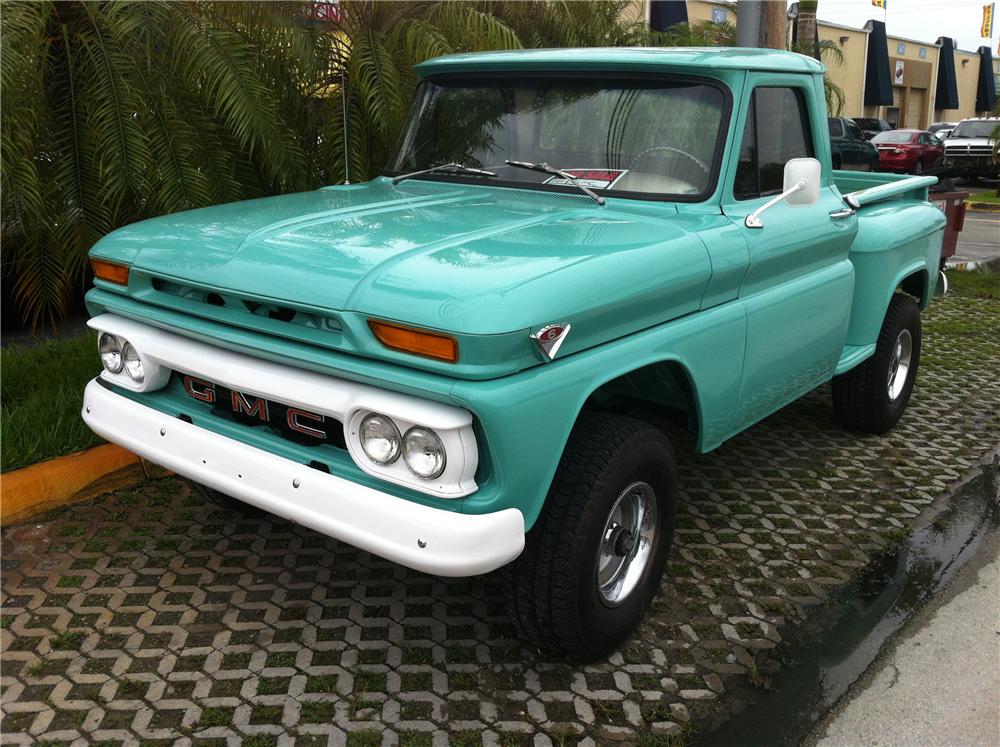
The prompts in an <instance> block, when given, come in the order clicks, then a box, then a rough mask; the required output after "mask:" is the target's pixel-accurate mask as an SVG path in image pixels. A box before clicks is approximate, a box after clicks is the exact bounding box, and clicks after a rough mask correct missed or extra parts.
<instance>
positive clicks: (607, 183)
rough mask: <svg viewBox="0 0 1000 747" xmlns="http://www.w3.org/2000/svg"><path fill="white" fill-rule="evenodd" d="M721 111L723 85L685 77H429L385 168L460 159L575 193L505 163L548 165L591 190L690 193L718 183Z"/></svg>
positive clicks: (519, 180)
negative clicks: (654, 79) (518, 162)
mask: <svg viewBox="0 0 1000 747" xmlns="http://www.w3.org/2000/svg"><path fill="white" fill-rule="evenodd" d="M724 110H725V97H724V95H723V92H722V90H721V88H719V87H718V86H715V85H711V84H708V83H697V82H690V81H670V80H669V79H666V80H663V79H660V80H656V81H633V80H628V81H624V80H620V79H618V80H616V79H608V80H595V79H593V78H587V79H574V78H558V79H551V78H525V79H510V78H504V79H502V80H501V79H490V78H487V79H485V80H484V79H483V78H478V79H477V80H475V81H471V80H455V79H437V80H428V81H424V82H423V83H421V84H420V86H419V88H418V89H417V93H416V96H415V97H414V102H413V106H412V108H411V110H410V116H409V119H408V121H407V123H406V126H405V127H404V129H403V134H402V137H401V139H400V146H399V152H398V154H397V157H396V159H395V160H394V161H393V162H392V164H391V166H390V169H391V171H390V173H392V174H402V173H406V172H412V171H418V170H420V169H428V168H431V167H433V166H437V165H439V164H446V163H451V162H456V163H461V164H464V165H465V166H471V167H475V168H480V169H487V170H489V171H492V172H496V174H497V178H496V179H489V180H488V183H489V184H491V185H496V184H504V183H508V184H511V185H514V186H531V187H535V188H540V189H557V190H559V191H573V192H577V191H578V190H577V189H575V188H574V187H573V186H571V184H570V183H569V180H567V179H566V178H564V177H561V176H556V175H553V174H551V173H541V172H538V171H528V170H525V169H520V168H516V167H512V166H510V165H508V164H507V163H506V161H508V160H510V161H522V162H530V163H546V164H548V165H550V166H552V167H554V168H557V169H560V170H561V171H564V172H566V173H567V174H569V175H570V176H572V177H574V179H575V180H576V181H577V182H578V183H580V184H582V185H584V186H587V187H589V188H590V189H592V190H594V191H597V192H606V193H613V194H620V193H641V194H651V195H659V196H675V197H680V198H684V197H688V198H695V197H697V196H699V195H704V194H706V193H707V192H709V191H710V189H711V187H712V185H713V183H714V177H715V172H716V171H717V166H718V164H717V163H716V162H717V160H718V154H719V150H720V147H719V145H720V139H721V137H722V122H723V112H724ZM430 178H433V179H441V180H461V179H463V177H462V175H461V174H458V173H438V174H435V175H434V176H432V177H430Z"/></svg>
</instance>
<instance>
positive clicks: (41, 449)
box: [0, 332, 102, 472]
mask: <svg viewBox="0 0 1000 747" xmlns="http://www.w3.org/2000/svg"><path fill="white" fill-rule="evenodd" d="M100 369H101V364H100V361H99V360H98V356H97V340H96V336H95V334H94V333H92V332H88V333H87V334H85V335H80V336H79V337H73V338H69V339H60V340H48V341H46V342H41V343H36V344H32V345H11V346H8V347H6V348H4V349H3V351H2V352H0V375H2V376H3V382H2V386H0V471H3V472H7V471H9V470H13V469H17V468H19V467H25V466H27V465H29V464H34V463H35V462H40V461H42V460H43V459H51V458H53V457H57V456H63V455H64V454H70V453H72V452H74V451H79V450H81V449H86V448H89V447H91V446H95V445H97V444H99V443H101V442H102V441H101V439H100V438H98V437H97V436H96V435H94V433H93V432H92V431H91V430H90V429H89V428H88V427H87V426H86V425H84V423H83V420H82V419H81V417H80V407H81V404H82V402H83V388H84V387H85V386H86V384H87V382H88V381H89V380H90V379H92V378H94V376H96V375H97V374H98V373H99V372H100Z"/></svg>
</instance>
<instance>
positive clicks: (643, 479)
mask: <svg viewBox="0 0 1000 747" xmlns="http://www.w3.org/2000/svg"><path fill="white" fill-rule="evenodd" d="M637 483H644V484H645V485H647V486H648V487H649V488H650V490H651V493H652V495H651V496H649V498H648V500H649V502H650V504H652V505H655V516H656V519H657V521H656V522H655V524H654V525H655V527H656V530H655V533H654V534H653V535H652V537H651V538H650V541H649V542H648V543H646V544H645V545H644V547H646V548H648V552H647V553H645V557H646V558H647V559H646V561H645V565H644V566H637V568H639V567H641V569H642V570H641V573H639V572H638V571H637V572H636V575H635V578H637V579H638V582H637V583H636V585H635V586H634V587H633V588H632V590H631V591H630V592H628V593H627V594H626V595H625V596H623V597H622V598H621V599H620V600H618V601H617V603H616V606H610V605H609V604H608V603H607V602H606V601H605V600H604V598H603V597H602V592H601V591H600V590H599V588H598V551H599V549H600V548H601V547H602V544H603V543H605V541H606V538H605V535H604V532H605V530H606V529H607V524H608V522H609V521H610V514H611V511H612V508H613V507H614V506H615V504H616V503H617V502H618V501H619V498H620V497H621V496H623V495H626V494H628V489H629V488H631V487H634V486H635V485H636V484H637ZM640 490H642V488H640ZM676 514H677V466H676V462H675V460H674V455H673V450H672V449H671V448H670V443H669V441H668V440H667V438H666V436H665V435H664V434H663V432H662V431H660V430H659V429H657V428H655V427H653V426H651V425H648V424H647V423H644V422H642V421H639V420H635V419H632V418H626V417H621V416H617V415H606V414H589V413H585V414H584V415H582V416H581V417H580V420H579V421H578V422H577V424H576V426H575V427H574V429H573V433H572V434H571V435H570V438H569V442H568V444H567V445H566V449H565V451H564V452H563V456H562V459H561V460H560V463H559V467H558V470H557V471H556V476H555V479H554V480H553V482H552V486H551V488H550V489H549V494H548V497H547V498H546V501H545V506H544V507H543V509H542V513H541V515H540V516H539V517H538V519H537V520H536V522H535V524H534V526H533V527H532V529H531V531H530V532H529V533H528V535H527V537H526V538H525V540H526V542H525V548H524V552H522V553H521V555H520V557H518V558H517V559H516V560H515V561H514V562H512V563H511V564H510V565H508V566H507V567H506V569H505V575H506V584H505V585H506V592H507V606H508V611H509V614H510V617H511V619H512V621H513V622H514V624H515V626H516V627H517V628H518V630H519V631H520V633H521V636H522V637H523V638H525V639H526V640H527V641H529V642H531V643H533V644H535V645H537V646H539V647H540V648H544V649H549V650H554V651H557V652H559V653H560V654H561V655H562V656H564V657H567V658H571V659H575V660H578V661H584V662H587V661H594V660H595V659H598V658H601V657H603V656H605V655H606V654H608V653H609V652H610V651H611V650H612V649H614V648H615V646H617V645H618V644H619V643H621V641H622V640H624V639H625V638H626V637H627V636H628V635H629V634H630V633H632V632H633V631H634V630H635V628H636V626H637V625H638V624H639V620H640V619H641V618H642V615H643V613H644V612H645V610H646V607H647V606H648V605H649V603H650V601H651V600H652V599H653V597H654V596H655V594H656V592H657V590H658V588H659V582H660V578H661V576H662V575H663V568H664V565H665V564H666V561H667V554H668V552H669V551H670V545H671V543H672V541H673V531H674V523H675V519H676ZM625 552H627V551H625ZM621 557H625V555H622V556H621Z"/></svg>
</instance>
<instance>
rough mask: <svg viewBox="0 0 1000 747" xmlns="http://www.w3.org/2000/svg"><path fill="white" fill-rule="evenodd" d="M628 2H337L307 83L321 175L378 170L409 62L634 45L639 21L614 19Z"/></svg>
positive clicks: (396, 120) (641, 31)
mask: <svg viewBox="0 0 1000 747" xmlns="http://www.w3.org/2000/svg"><path fill="white" fill-rule="evenodd" d="M627 5H628V0H613V1H610V2H609V1H607V0H587V1H586V2H555V1H549V2H502V1H501V0H480V1H477V2H465V1H463V0H451V1H448V2H386V1H378V2H376V1H375V0H345V1H344V2H342V3H340V6H339V7H340V9H341V15H340V19H339V20H338V21H337V22H336V23H335V28H334V35H335V37H336V38H337V39H338V40H339V42H340V44H339V48H338V50H337V53H336V54H335V56H334V58H333V61H332V64H331V65H330V67H329V70H328V74H327V75H326V76H325V78H323V79H322V80H319V81H317V85H316V88H315V90H316V92H317V93H318V94H319V99H318V104H317V105H318V106H319V107H320V108H321V109H322V111H323V115H322V121H323V122H324V129H323V135H322V138H321V140H322V142H323V154H322V157H321V160H322V162H323V163H324V165H325V168H326V170H327V173H328V174H329V176H330V178H340V177H341V176H342V175H344V174H345V173H346V174H349V175H350V178H351V180H364V179H369V178H371V177H373V176H375V175H376V174H378V173H379V172H380V170H381V168H382V167H383V166H384V165H385V164H386V163H387V162H388V160H389V158H390V157H391V154H392V150H393V148H394V146H395V143H396V138H397V136H398V133H399V130H400V127H401V125H402V120H403V116H404V114H405V110H406V104H407V103H408V102H409V100H410V97H411V96H412V94H413V90H414V88H415V86H416V77H415V75H414V73H413V66H414V65H416V64H418V63H420V62H423V61H424V60H427V59H430V58H432V57H438V56H440V55H444V54H451V53H455V52H474V51H481V50H497V49H519V48H522V47H585V46H596V45H607V46H634V45H636V44H639V43H641V42H642V41H643V40H645V38H646V32H645V24H644V23H642V22H641V21H635V22H628V21H624V20H622V11H623V10H624V8H625V7H626V6H627ZM341 86H343V89H341ZM345 113H346V116H347V127H346V128H345V127H344V115H345ZM345 137H346V138H347V142H346V143H345ZM345 154H346V156H345ZM345 157H346V159H347V163H346V167H347V168H346V170H345Z"/></svg>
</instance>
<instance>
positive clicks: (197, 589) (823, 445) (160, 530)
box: [2, 298, 1000, 745]
mask: <svg viewBox="0 0 1000 747" xmlns="http://www.w3.org/2000/svg"><path fill="white" fill-rule="evenodd" d="M925 329H926V336H925V345H924V358H923V367H922V370H921V375H920V378H919V380H918V384H917V389H916V393H915V397H914V400H913V401H912V404H911V406H910V409H909V411H908V413H907V415H906V416H905V418H904V421H903V422H902V424H901V425H900V427H898V428H897V429H896V430H895V431H894V432H893V433H891V434H890V435H888V436H887V437H884V438H875V437H867V438H859V437H855V436H852V435H850V434H847V433H844V432H843V431H841V430H840V429H839V428H838V427H837V426H836V425H835V424H834V422H833V420H832V416H831V409H830V406H829V391H828V389H827V388H825V387H824V388H823V389H821V390H819V391H816V392H814V393H812V394H811V395H809V396H808V397H806V398H805V399H803V400H801V401H799V402H797V403H795V404H794V405H792V406H790V407H788V408H786V409H785V410H784V411H782V412H780V413H778V414H777V415H775V416H773V417H771V418H769V419H768V420H767V421H765V422H764V423H762V424H760V425H758V426H757V427H755V428H753V429H751V430H750V431H748V432H746V433H744V434H742V435H741V436H739V437H737V438H735V439H733V440H732V441H731V442H729V443H727V444H726V445H724V446H723V447H722V448H720V449H719V450H718V451H716V452H714V453H712V454H708V455H704V456H698V455H695V454H693V453H692V451H691V447H690V442H689V441H688V440H687V439H686V438H685V437H684V436H682V435H680V434H677V436H676V437H675V444H676V447H677V452H678V457H679V462H680V468H681V476H682V496H681V513H680V517H679V527H678V531H677V538H676V545H675V547H674V550H673V553H672V556H671V562H670V564H669V568H668V572H667V575H666V576H665V578H664V582H663V586H662V593H661V595H660V596H659V597H658V598H657V600H656V602H655V604H654V607H653V609H652V610H651V611H650V613H649V614H648V615H647V618H646V621H645V623H644V624H643V626H642V628H641V630H640V631H639V633H638V635H636V636H635V637H634V638H633V639H632V640H631V641H629V642H628V643H627V645H625V646H624V647H623V648H622V649H621V650H620V651H619V652H618V653H615V654H614V655H613V656H612V657H611V658H610V659H609V660H608V661H606V662H602V663H599V664H596V665H593V666H586V667H579V666H571V665H567V664H564V663H561V662H559V661H557V660H554V659H553V658H551V657H550V656H547V655H545V654H541V653H538V652H535V651H531V650H528V649H527V648H526V647H524V646H522V645H521V644H520V643H519V642H518V641H516V640H515V639H513V638H512V637H511V632H510V628H509V626H508V624H507V622H506V620H505V619H504V616H503V612H502V608H501V606H500V605H499V599H498V597H499V594H498V582H497V580H496V579H495V578H492V577H486V578H476V579H471V580H446V579H439V578H433V577H429V576H425V575H421V574H419V573H415V572H412V571H409V570H407V569H404V568H401V567H399V566H396V565H393V564H392V563H389V562H386V561H384V560H381V559H379V558H376V557H373V556H371V555H369V554H367V553H363V552H360V551H358V550H355V549H354V548H352V547H349V546H347V545H344V544H340V543H338V542H336V541H334V540H330V539H327V538H325V537H323V536H320V535H318V534H315V533H314V532H311V531H309V530H305V529H302V528H299V527H296V526H295V525H292V524H289V523H287V522H285V521H283V520H280V519H277V518H274V517H270V516H267V515H263V514H255V513H253V512H251V511H249V510H247V511H242V512H227V511H223V510H219V509H216V508H214V507H211V506H210V505H207V504H205V503H204V502H203V501H202V499H201V498H200V497H198V495H197V494H196V493H193V492H192V491H191V490H190V489H189V488H188V487H187V485H186V484H185V483H183V482H182V481H180V480H177V479H165V480H160V481H156V482H151V483H148V484H146V485H145V486H144V487H143V488H142V489H140V490H137V491H135V492H119V493H116V494H112V495H108V496H106V497H104V498H103V499H100V500H98V501H96V502H92V503H89V504H82V505H77V506H74V507H72V508H70V509H68V510H66V511H64V512H62V513H60V514H59V515H57V516H54V517H50V518H48V519H47V520H44V521H41V522H36V523H32V524H28V525H23V526H20V527H15V528H13V529H10V530H8V531H6V532H5V533H4V538H3V539H4V541H3V576H2V599H3V617H2V653H3V672H2V687H3V693H2V713H3V721H2V730H3V732H4V734H3V741H4V742H5V743H9V744H15V743H28V742H35V741H38V740H41V739H46V740H51V741H56V742H65V743H80V744H83V743H90V742H97V741H106V742H108V743H113V744H122V743H127V744H137V743H153V742H156V741H157V740H163V742H164V743H190V744H204V743H219V744H224V743H229V744H237V743H240V742H241V741H242V742H243V743H244V744H261V745H263V744H272V743H281V744H290V743H293V742H294V743H295V744H300V743H301V744H310V743H322V744H327V743H331V744H343V743H347V744H352V745H375V744H385V745H389V744H401V745H424V744H427V745H430V744H434V745H441V744H448V743H451V744H462V745H467V744H504V745H506V744H536V745H543V744H549V743H555V744H572V743H577V742H587V743H598V744H605V743H607V742H609V741H612V740H622V741H628V742H636V743H640V744H677V743H681V742H683V741H684V740H685V739H686V737H687V736H688V735H690V733H691V732H692V731H693V730H695V729H697V727H698V724H699V723H703V722H704V720H705V719H706V718H708V717H709V716H710V715H711V716H717V715H718V714H719V713H720V712H722V711H725V709H727V708H729V707H730V700H732V697H731V694H732V692H733V691H734V689H736V688H737V687H744V686H747V685H766V667H767V666H768V665H767V664H766V663H765V662H766V655H767V651H768V650H769V649H772V648H773V647H774V646H775V644H776V643H778V642H779V641H780V640H781V635H782V631H783V630H785V629H786V628H787V626H789V625H791V624H794V623H795V622H796V621H797V620H799V619H800V618H801V616H802V614H803V612H804V611H805V610H806V609H807V608H808V607H809V606H810V605H813V604H815V603H817V602H818V601H820V600H821V599H823V598H824V597H825V596H826V595H827V594H828V593H829V592H830V590H831V589H833V588H835V587H838V586H840V585H842V584H844V583H845V582H846V581H847V580H848V579H849V578H850V577H851V576H853V575H855V574H856V573H857V572H858V569H859V568H861V567H863V566H864V565H865V564H866V563H867V562H868V561H869V559H870V557H871V555H872V554H873V553H874V552H876V551H878V550H879V549H880V548H882V547H884V545H885V544H886V543H887V542H891V541H892V540H893V538H894V537H896V538H898V537H899V536H900V534H901V533H903V532H905V528H906V526H907V522H908V521H909V520H910V519H911V518H912V517H914V516H916V515H917V514H918V513H919V512H920V511H921V509H922V508H923V507H925V506H926V505H927V504H928V503H929V502H930V501H931V500H932V499H933V498H934V496H935V495H936V494H938V493H939V492H940V491H942V489H944V488H945V487H946V486H947V485H948V484H949V483H950V482H952V481H954V480H955V479H957V478H958V477H959V476H960V475H961V474H962V473H964V472H965V471H966V470H967V469H968V468H969V467H970V466H971V465H972V464H973V463H974V462H975V461H976V459H977V458H978V457H980V455H982V454H983V453H984V452H986V451H987V450H989V449H990V448H993V447H995V446H996V444H997V443H998V441H1000V415H998V403H1000V334H998V332H997V330H998V329H1000V303H998V302H995V301H983V300H973V299H963V298H949V299H947V300H944V301H937V302H935V304H934V305H933V306H932V308H931V311H930V312H929V313H928V314H927V316H926V322H925Z"/></svg>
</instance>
